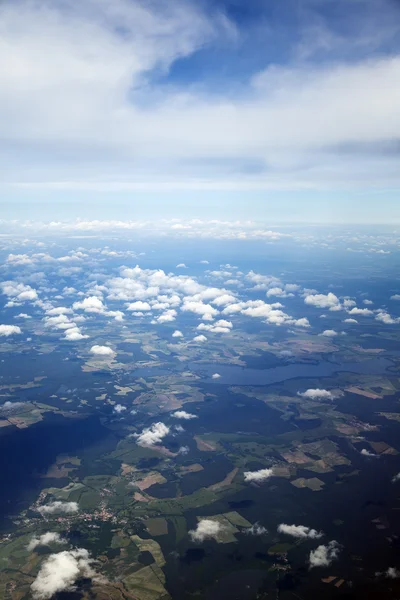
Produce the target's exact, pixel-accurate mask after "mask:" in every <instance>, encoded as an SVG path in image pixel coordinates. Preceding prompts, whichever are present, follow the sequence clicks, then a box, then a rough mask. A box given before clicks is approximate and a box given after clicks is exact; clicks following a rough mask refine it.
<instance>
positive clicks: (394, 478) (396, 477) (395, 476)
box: [392, 473, 400, 483]
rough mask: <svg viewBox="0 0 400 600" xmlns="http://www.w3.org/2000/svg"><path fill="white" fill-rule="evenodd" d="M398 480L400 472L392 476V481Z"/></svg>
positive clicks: (399, 479)
mask: <svg viewBox="0 0 400 600" xmlns="http://www.w3.org/2000/svg"><path fill="white" fill-rule="evenodd" d="M397 481H400V473H397V475H394V476H393V477H392V483H396V482H397Z"/></svg>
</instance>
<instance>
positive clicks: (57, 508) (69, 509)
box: [37, 500, 79, 517]
mask: <svg viewBox="0 0 400 600" xmlns="http://www.w3.org/2000/svg"><path fill="white" fill-rule="evenodd" d="M78 510H79V505H78V503H77V502H61V500H54V502H50V504H45V505H44V506H38V508H37V511H38V512H39V513H40V514H41V515H42V516H43V517H45V516H47V515H54V514H63V513H64V514H74V513H77V512H78Z"/></svg>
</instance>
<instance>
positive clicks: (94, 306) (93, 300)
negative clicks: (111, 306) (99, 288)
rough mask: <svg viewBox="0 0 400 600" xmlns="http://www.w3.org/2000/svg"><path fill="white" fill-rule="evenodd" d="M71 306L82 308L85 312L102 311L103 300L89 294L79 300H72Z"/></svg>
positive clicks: (76, 308) (77, 308)
mask: <svg viewBox="0 0 400 600" xmlns="http://www.w3.org/2000/svg"><path fill="white" fill-rule="evenodd" d="M72 308H73V309H74V310H83V311H85V312H87V313H102V312H104V311H105V306H104V304H103V302H102V301H101V300H100V298H98V297H97V296H89V297H88V298H85V299H84V300H82V301H81V302H74V304H73V305H72Z"/></svg>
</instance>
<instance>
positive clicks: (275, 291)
mask: <svg viewBox="0 0 400 600" xmlns="http://www.w3.org/2000/svg"><path fill="white" fill-rule="evenodd" d="M266 296H267V298H271V296H277V297H278V298H287V297H288V296H293V294H292V293H291V292H288V291H287V290H284V289H282V288H280V287H273V288H270V289H269V290H268V291H267V293H266Z"/></svg>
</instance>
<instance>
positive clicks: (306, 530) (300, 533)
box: [278, 523, 324, 540]
mask: <svg viewBox="0 0 400 600" xmlns="http://www.w3.org/2000/svg"><path fill="white" fill-rule="evenodd" d="M278 532H279V533H285V534H286V535H291V536H292V537H295V538H310V539H312V540H317V539H319V538H321V537H322V536H323V535H324V534H323V533H322V531H317V530H316V529H310V527H306V526H305V525H286V523H281V524H280V525H278Z"/></svg>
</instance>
